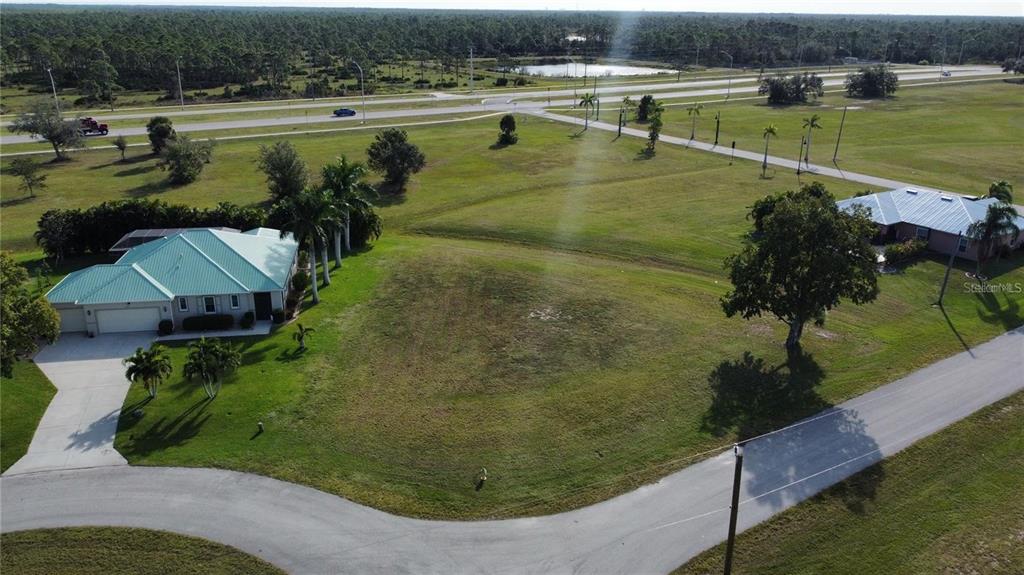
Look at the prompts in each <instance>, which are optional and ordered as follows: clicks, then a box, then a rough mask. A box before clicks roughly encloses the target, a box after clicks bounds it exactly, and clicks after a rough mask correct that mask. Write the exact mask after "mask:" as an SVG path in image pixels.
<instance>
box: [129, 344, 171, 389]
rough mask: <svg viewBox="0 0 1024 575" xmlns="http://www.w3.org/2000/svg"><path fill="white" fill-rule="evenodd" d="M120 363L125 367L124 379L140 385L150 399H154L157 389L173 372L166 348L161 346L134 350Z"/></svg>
mask: <svg viewBox="0 0 1024 575" xmlns="http://www.w3.org/2000/svg"><path fill="white" fill-rule="evenodd" d="M122 363H123V364H124V366H125V371H124V377H125V379H127V380H128V381H130V382H132V383H138V384H140V385H142V387H144V388H145V389H146V391H147V392H148V393H149V397H150V398H151V399H155V398H156V392H157V388H158V387H159V386H160V384H161V383H163V382H164V380H166V379H167V378H168V377H170V375H171V372H172V371H174V366H173V365H172V364H171V356H169V355H167V348H165V347H164V346H162V345H153V346H152V347H150V348H149V349H142V348H141V347H140V348H136V350H135V353H133V354H132V355H130V356H128V357H126V358H125V359H124V361H123V362H122Z"/></svg>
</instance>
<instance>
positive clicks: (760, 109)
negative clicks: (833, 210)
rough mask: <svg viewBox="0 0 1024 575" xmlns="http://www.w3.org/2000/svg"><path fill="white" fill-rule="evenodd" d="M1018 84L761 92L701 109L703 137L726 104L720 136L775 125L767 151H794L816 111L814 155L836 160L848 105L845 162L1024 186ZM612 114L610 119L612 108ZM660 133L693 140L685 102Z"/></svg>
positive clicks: (931, 182)
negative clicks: (877, 96)
mask: <svg viewBox="0 0 1024 575" xmlns="http://www.w3.org/2000/svg"><path fill="white" fill-rule="evenodd" d="M1020 102H1021V86H1019V85H1015V84H1008V83H1005V82H983V83H974V84H954V85H950V86H942V87H932V86H925V87H916V88H905V89H903V90H899V91H898V92H897V93H896V96H895V97H894V98H891V99H887V100H863V99H857V98H847V97H846V95H845V94H834V93H830V94H827V95H826V96H825V97H824V98H821V99H820V100H819V101H818V102H816V103H812V104H808V105H802V106H769V105H767V104H765V103H764V100H763V99H761V100H742V101H739V102H735V103H713V104H708V105H707V107H705V108H704V109H703V110H702V111H701V116H700V119H699V121H698V124H697V138H698V139H699V140H702V141H705V142H708V141H711V142H713V141H714V139H715V113H716V112H721V114H722V116H721V134H720V135H719V143H720V144H722V145H724V146H729V145H730V144H731V142H732V141H733V140H735V141H736V147H737V148H740V149H746V150H763V149H764V139H763V138H762V133H763V130H764V127H765V126H767V125H768V124H769V123H773V124H775V126H776V127H777V128H778V131H779V137H778V138H775V139H773V140H772V142H771V144H770V150H769V151H770V153H772V154H775V155H779V156H783V157H787V158H796V156H797V152H798V151H799V148H800V138H801V136H804V135H806V134H807V130H806V129H803V118H807V117H810V116H811V115H812V114H818V115H819V116H820V117H821V119H820V123H821V125H822V129H820V130H814V133H813V134H812V144H811V146H812V147H811V161H812V162H815V163H820V164H823V165H831V162H832V154H833V151H834V149H835V143H836V138H837V137H838V136H839V125H840V120H841V118H842V115H843V107H844V106H849V110H848V111H847V115H846V124H845V126H844V127H843V135H842V141H841V146H840V150H839V158H838V165H839V167H840V168H842V169H844V170H852V171H857V172H863V173H868V174H872V175H876V176H885V177H889V178H893V179H897V180H901V181H905V182H911V183H919V184H922V185H926V186H934V187H938V188H941V189H945V190H950V191H954V192H959V193H964V194H981V193H984V192H986V191H987V190H988V183H989V182H991V181H993V180H1009V181H1010V182H1013V183H1015V184H1016V185H1018V186H1024V167H1022V163H1021V161H1020V159H1021V158H1022V157H1024V139H1022V138H1021V137H1020V134H1021V131H1022V130H1024V107H1022V106H1021V105H1020ZM606 119H611V121H614V118H612V117H611V116H609V117H608V118H606ZM664 120H665V128H664V133H665V134H670V135H674V136H680V137H684V138H688V137H689V136H690V128H691V118H690V117H689V116H688V114H687V109H686V106H671V107H668V108H667V109H666V111H665V116H664Z"/></svg>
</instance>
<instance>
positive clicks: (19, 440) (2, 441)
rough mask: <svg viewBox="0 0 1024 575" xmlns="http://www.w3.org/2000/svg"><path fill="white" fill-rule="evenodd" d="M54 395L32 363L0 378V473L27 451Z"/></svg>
mask: <svg viewBox="0 0 1024 575" xmlns="http://www.w3.org/2000/svg"><path fill="white" fill-rule="evenodd" d="M56 393H57V389H56V388H54V387H53V384H52V383H50V380H48V379H46V376H45V375H43V372H42V371H39V368H38V367H36V364H34V363H32V362H31V361H27V360H22V361H19V362H16V363H15V364H14V373H13V377H10V378H7V377H3V378H0V471H6V470H7V468H8V467H10V466H12V465H14V463H15V462H16V461H18V460H19V459H21V456H22V455H25V452H26V451H28V445H29V443H31V442H32V436H33V435H34V434H35V432H36V426H37V425H39V420H40V419H41V418H42V417H43V413H44V412H45V411H46V408H47V406H49V405H50V400H51V399H52V398H53V396H54V394H56Z"/></svg>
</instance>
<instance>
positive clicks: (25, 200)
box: [0, 196, 39, 208]
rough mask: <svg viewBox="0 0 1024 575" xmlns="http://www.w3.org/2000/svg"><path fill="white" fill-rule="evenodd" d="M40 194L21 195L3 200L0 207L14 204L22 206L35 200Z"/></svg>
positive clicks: (11, 206)
mask: <svg viewBox="0 0 1024 575" xmlns="http://www.w3.org/2000/svg"><path fill="white" fill-rule="evenodd" d="M37 197H39V196H21V197H17V198H14V199H10V200H3V201H2V202H0V208H13V207H14V206H20V205H21V204H27V203H29V202H31V201H33V200H35V199H36V198H37Z"/></svg>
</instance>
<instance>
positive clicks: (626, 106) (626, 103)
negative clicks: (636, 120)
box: [622, 96, 636, 121]
mask: <svg viewBox="0 0 1024 575" xmlns="http://www.w3.org/2000/svg"><path fill="white" fill-rule="evenodd" d="M633 110H636V102H635V101H633V99H632V98H630V97H629V96H626V97H625V98H623V99H622V118H623V121H625V119H626V118H628V117H629V114H630V112H632V111H633Z"/></svg>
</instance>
